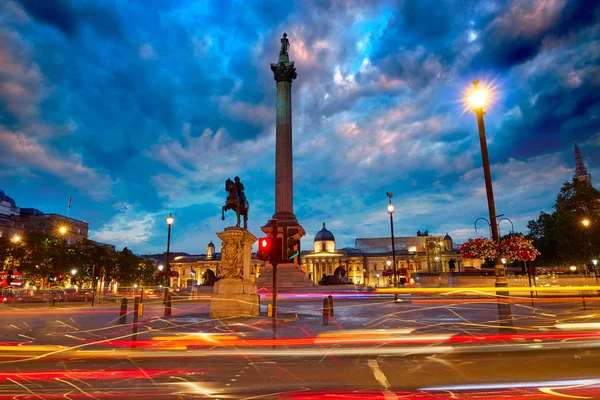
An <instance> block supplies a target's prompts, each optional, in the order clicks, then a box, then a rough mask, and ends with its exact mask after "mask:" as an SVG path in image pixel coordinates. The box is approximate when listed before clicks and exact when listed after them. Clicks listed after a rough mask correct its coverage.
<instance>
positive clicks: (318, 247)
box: [301, 224, 463, 286]
mask: <svg viewBox="0 0 600 400" xmlns="http://www.w3.org/2000/svg"><path fill="white" fill-rule="evenodd" d="M394 239H395V240H394V241H395V258H396V269H397V274H398V275H402V274H404V275H402V276H406V277H407V279H410V275H411V274H414V273H440V272H450V271H451V270H455V271H460V269H461V268H462V267H463V265H462V263H463V260H462V257H461V255H460V252H459V251H458V249H457V248H456V247H455V246H454V243H453V241H452V238H451V237H450V235H448V234H446V235H445V236H433V235H429V232H427V231H425V232H424V233H421V232H420V231H419V232H417V236H409V237H395V238H394ZM393 259H394V255H393V254H392V243H391V238H389V237H387V238H358V239H356V242H355V246H354V247H351V248H343V249H339V250H338V249H336V245H335V237H334V235H333V233H331V232H330V231H329V230H327V228H326V226H325V224H323V229H321V230H320V231H319V232H317V234H316V235H315V238H314V246H313V250H310V251H303V252H302V254H301V260H302V263H301V265H302V270H303V271H304V272H305V273H306V274H307V276H308V277H309V279H311V280H312V281H313V282H314V283H315V284H316V283H318V282H319V281H320V280H321V278H322V277H323V276H324V275H332V274H333V273H334V271H335V269H336V268H337V267H339V266H342V267H343V268H344V269H345V270H346V273H347V276H348V282H349V283H354V284H366V285H368V286H390V285H392V280H393V269H394V268H393Z"/></svg>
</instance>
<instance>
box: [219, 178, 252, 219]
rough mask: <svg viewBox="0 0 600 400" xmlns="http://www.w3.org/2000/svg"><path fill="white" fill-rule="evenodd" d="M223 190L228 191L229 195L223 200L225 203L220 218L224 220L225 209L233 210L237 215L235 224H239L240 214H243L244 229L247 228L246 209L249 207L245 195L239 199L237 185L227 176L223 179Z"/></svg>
mask: <svg viewBox="0 0 600 400" xmlns="http://www.w3.org/2000/svg"><path fill="white" fill-rule="evenodd" d="M225 191H227V192H229V195H228V196H227V200H225V205H224V206H223V207H222V208H221V218H222V219H223V220H225V211H227V210H234V211H235V215H236V216H237V224H236V225H235V226H237V227H239V226H240V216H243V217H244V229H248V209H249V208H250V207H249V205H248V201H247V200H246V199H245V197H243V198H242V199H241V201H240V196H238V190H237V187H236V185H235V183H234V182H233V181H232V180H231V179H229V178H227V180H226V181H225Z"/></svg>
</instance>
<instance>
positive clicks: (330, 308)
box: [327, 295, 335, 317]
mask: <svg viewBox="0 0 600 400" xmlns="http://www.w3.org/2000/svg"><path fill="white" fill-rule="evenodd" d="M327 298H328V299H329V315H330V316H332V317H333V316H334V315H335V314H334V312H333V296H332V295H329V296H327Z"/></svg>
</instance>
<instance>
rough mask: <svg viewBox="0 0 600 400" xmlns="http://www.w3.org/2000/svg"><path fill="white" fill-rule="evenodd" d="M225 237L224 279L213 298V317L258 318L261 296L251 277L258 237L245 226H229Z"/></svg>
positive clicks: (211, 303)
mask: <svg viewBox="0 0 600 400" xmlns="http://www.w3.org/2000/svg"><path fill="white" fill-rule="evenodd" d="M217 236H218V237H219V238H220V239H221V242H222V244H221V276H222V278H221V280H219V281H218V282H217V283H215V286H214V288H213V297H212V298H211V300H210V316H211V318H237V317H257V316H258V314H259V309H260V307H259V296H258V294H257V293H256V284H254V282H252V281H251V280H250V279H248V278H249V277H250V261H251V257H252V245H253V244H254V242H256V237H255V236H254V235H253V234H251V233H250V232H248V231H247V230H245V229H242V228H237V227H229V228H226V229H225V231H223V232H221V233H217Z"/></svg>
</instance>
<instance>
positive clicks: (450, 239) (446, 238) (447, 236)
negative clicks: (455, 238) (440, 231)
mask: <svg viewBox="0 0 600 400" xmlns="http://www.w3.org/2000/svg"><path fill="white" fill-rule="evenodd" d="M444 240H449V241H452V237H451V236H450V235H448V232H446V236H444Z"/></svg>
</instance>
